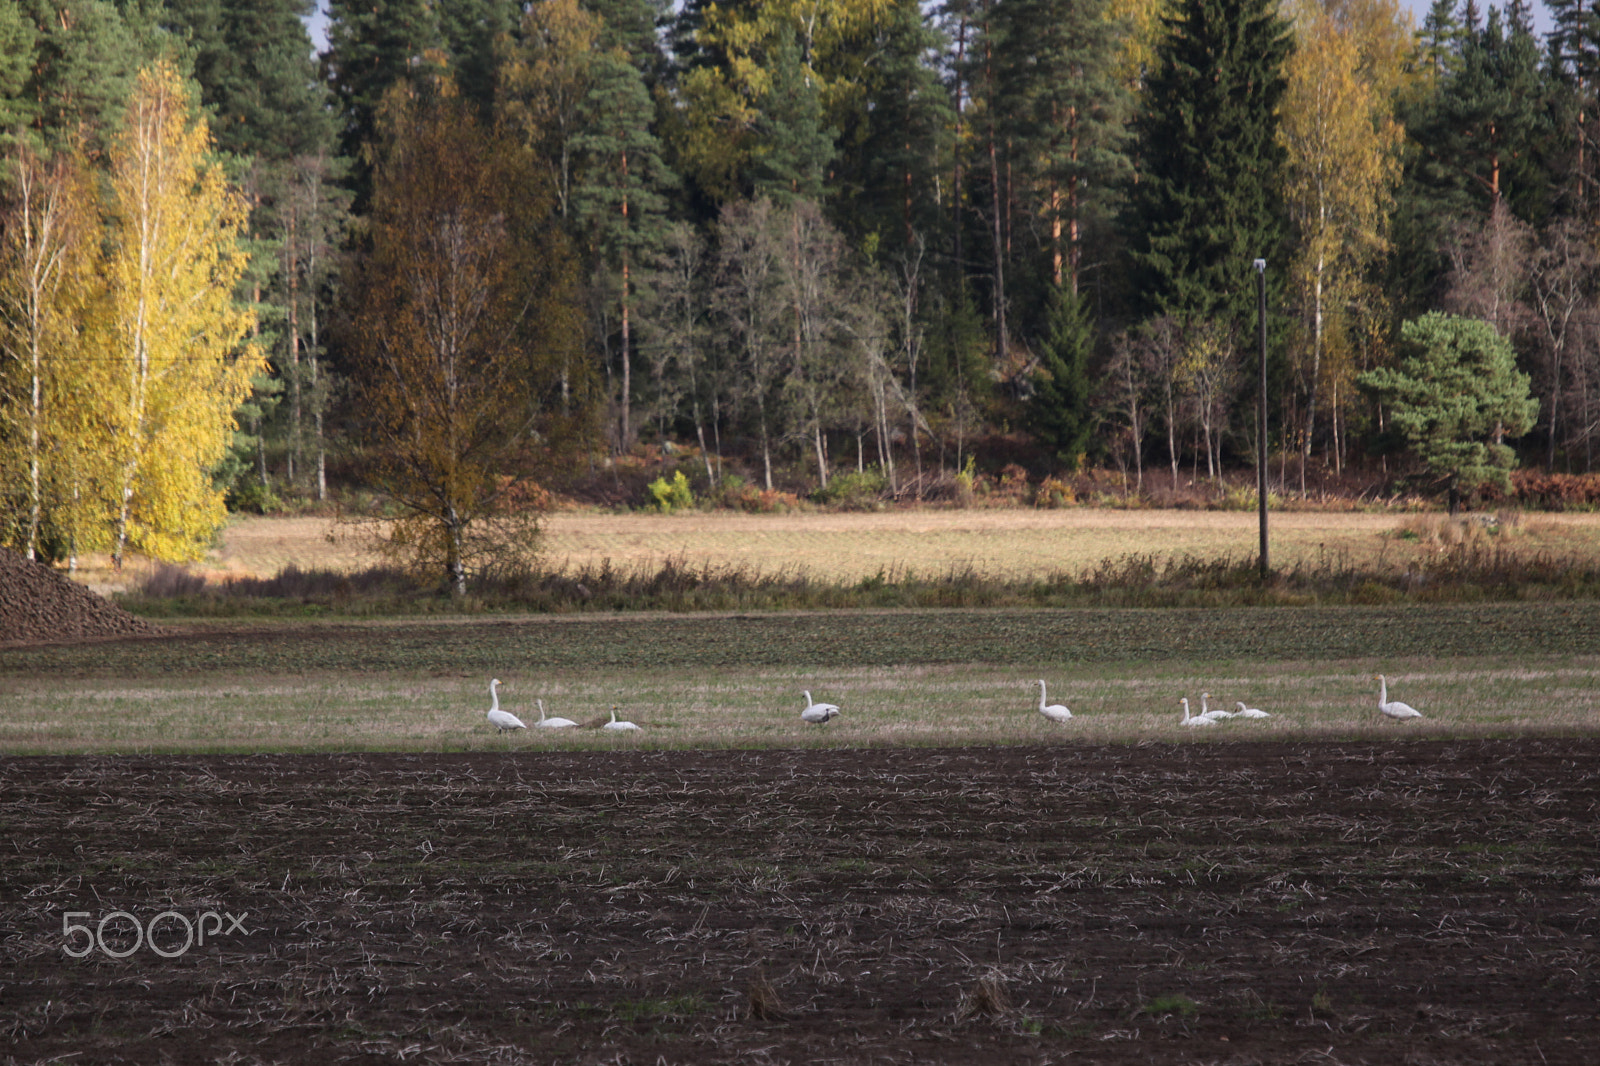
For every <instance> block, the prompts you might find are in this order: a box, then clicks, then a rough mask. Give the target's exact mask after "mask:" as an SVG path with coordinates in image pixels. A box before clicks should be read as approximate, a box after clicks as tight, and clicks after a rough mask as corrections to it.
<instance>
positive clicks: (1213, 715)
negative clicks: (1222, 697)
mask: <svg viewBox="0 0 1600 1066" xmlns="http://www.w3.org/2000/svg"><path fill="white" fill-rule="evenodd" d="M1210 700H1211V693H1209V692H1202V693H1200V717H1201V718H1207V719H1210V720H1211V721H1213V722H1218V721H1221V720H1222V719H1224V718H1232V717H1233V712H1232V711H1225V710H1223V709H1222V708H1221V707H1218V708H1217V709H1216V710H1212V709H1211V706H1210Z"/></svg>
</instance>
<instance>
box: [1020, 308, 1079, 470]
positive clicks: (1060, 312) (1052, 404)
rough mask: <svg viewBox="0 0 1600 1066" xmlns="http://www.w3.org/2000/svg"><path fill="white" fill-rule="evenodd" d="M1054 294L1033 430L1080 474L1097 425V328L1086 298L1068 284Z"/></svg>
mask: <svg viewBox="0 0 1600 1066" xmlns="http://www.w3.org/2000/svg"><path fill="white" fill-rule="evenodd" d="M1050 293H1051V296H1050V313H1049V318H1048V320H1047V332H1046V334H1045V336H1044V337H1043V338H1042V340H1041V342H1040V344H1039V346H1038V356H1039V368H1038V370H1037V371H1036V372H1035V373H1034V376H1033V382H1032V384H1033V395H1032V396H1031V397H1030V398H1029V400H1028V405H1027V426H1028V429H1029V430H1030V431H1031V432H1032V433H1033V435H1034V438H1035V439H1036V440H1038V441H1039V442H1040V443H1041V444H1043V445H1044V446H1045V447H1047V448H1049V449H1050V450H1051V452H1052V453H1053V454H1054V456H1055V458H1056V461H1057V462H1059V463H1060V464H1061V465H1062V466H1063V467H1064V468H1065V469H1067V470H1076V469H1077V468H1078V463H1079V462H1080V461H1081V460H1082V458H1083V455H1084V452H1085V451H1086V450H1087V449H1088V446H1089V440H1090V438H1091V437H1092V436H1093V434H1094V429H1095V424H1096V420H1095V418H1094V416H1093V412H1092V410H1091V407H1090V400H1091V398H1092V396H1093V393H1094V383H1093V382H1092V380H1091V378H1090V375H1089V361H1090V357H1091V356H1092V355H1093V352H1094V326H1093V324H1092V323H1091V322H1090V320H1089V311H1088V307H1087V306H1086V301H1085V300H1084V298H1083V296H1082V295H1081V294H1079V293H1075V292H1073V291H1072V290H1071V289H1070V288H1068V287H1066V286H1064V285H1063V286H1060V287H1055V288H1052V289H1051V290H1050Z"/></svg>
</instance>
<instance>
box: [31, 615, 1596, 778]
mask: <svg viewBox="0 0 1600 1066" xmlns="http://www.w3.org/2000/svg"><path fill="white" fill-rule="evenodd" d="M175 628H176V630H177V633H178V635H176V636H172V637H166V638H160V639H154V640H138V641H120V642H109V643H97V644H80V645H44V646H34V647H14V648H9V649H4V650H0V700H3V702H4V705H5V707H6V714H5V715H4V718H3V720H0V750H4V751H6V752H8V753H13V754H21V753H45V752H152V751H173V752H185V751H258V750H273V751H296V750H299V751H351V750H414V751H454V750H506V751H510V752H515V751H528V750H544V749H551V748H570V747H579V748H594V747H614V746H619V745H620V746H629V747H645V748H667V749H674V748H700V747H761V746H868V745H964V744H1036V743H1057V742H1080V741H1093V742H1105V741H1111V742H1119V743H1138V742H1143V741H1160V742H1169V741H1170V742H1205V741H1208V740H1211V739H1214V738H1229V739H1240V738H1244V737H1270V738H1273V739H1279V740H1282V739H1306V738H1330V739H1331V738H1341V739H1359V738H1369V737H1388V738H1393V737H1401V736H1404V737H1435V738H1437V737H1482V736H1510V735H1522V734H1588V733H1593V732H1596V731H1597V727H1600V653H1597V649H1600V605H1595V604H1590V603H1556V604H1506V605H1478V606H1472V605H1465V606H1463V605H1451V606H1429V607H1421V606H1412V607H1369V608H1307V609H1302V608H1260V609H1232V610H1209V611H1208V610H1160V609H1130V610H1051V611H1026V610H1017V611H1008V610H990V611H982V610H973V611H883V612H870V611H840V612H804V613H798V612H797V613H771V614H758V615H695V616H685V615H621V616H619V615H602V616H586V617H578V618H573V617H561V618H552V617H523V618H504V619H496V620H494V621H484V620H482V619H467V620H454V621H449V620H447V621H437V620H427V621H387V622H369V623H332V622H330V623H314V624H293V625H291V624H288V623H263V624H258V625H253V626H250V627H244V628H239V627H222V626H214V625H200V624H189V625H183V626H178V627H175ZM1379 671H1382V672H1383V673H1385V674H1387V675H1388V677H1389V679H1390V693H1391V697H1392V698H1397V699H1403V700H1405V701H1406V702H1409V703H1411V704H1413V705H1415V706H1417V707H1418V708H1419V709H1421V710H1422V712H1423V713H1424V714H1425V715H1426V716H1427V717H1426V718H1425V719H1424V720H1422V721H1417V722H1408V723H1397V722H1392V721H1389V720H1388V719H1385V718H1382V717H1380V716H1379V715H1378V713H1377V711H1376V707H1375V705H1376V702H1377V698H1376V687H1377V686H1376V684H1375V683H1374V682H1372V681H1371V677H1372V675H1373V674H1374V673H1376V672H1379ZM491 677H498V678H499V679H500V680H501V681H502V682H503V684H502V687H501V699H502V706H503V707H505V708H506V709H509V710H511V711H512V712H513V713H516V714H518V715H520V716H522V717H523V718H524V720H526V721H529V722H530V723H531V722H532V721H533V720H534V719H536V718H537V717H538V714H537V711H536V710H535V709H534V707H535V704H534V701H535V699H537V698H542V699H543V700H544V702H545V706H546V709H547V710H548V711H549V712H550V713H551V714H552V715H563V716H565V717H568V718H572V719H575V720H577V721H579V722H582V723H592V722H596V721H598V720H599V719H600V718H601V717H603V716H605V715H606V714H607V712H608V711H609V708H610V707H611V706H612V705H613V704H616V705H617V706H618V707H619V708H620V710H621V712H622V715H623V716H624V717H626V718H630V719H631V720H633V721H635V722H637V723H639V724H640V725H641V726H643V727H644V730H643V731H642V732H641V733H639V734H635V735H633V736H631V737H625V738H618V737H614V736H612V735H610V734H606V733H602V732H600V731H598V730H594V729H587V728H586V729H575V730H570V731H559V732H554V733H546V732H541V731H538V730H533V729H530V730H528V731H527V732H525V733H523V732H517V733H512V734H507V735H505V736H499V735H497V734H496V733H495V731H494V730H493V728H492V727H491V726H489V725H488V723H487V721H486V720H485V718H484V712H485V711H486V710H487V709H488V706H489V698H488V691H487V686H488V682H489V679H490V678H491ZM1037 678H1044V679H1046V680H1047V681H1048V682H1049V684H1050V698H1051V702H1062V703H1065V704H1067V705H1068V706H1069V707H1071V708H1072V709H1073V712H1074V714H1075V715H1076V717H1075V718H1074V720H1073V721H1072V722H1070V723H1067V724H1061V725H1058V724H1054V723H1051V722H1048V721H1046V720H1045V719H1044V718H1043V717H1042V716H1040V715H1039V714H1038V713H1037V712H1036V711H1035V710H1034V708H1035V707H1036V706H1037V702H1038V697H1037V686H1036V685H1035V679H1037ZM802 689H809V690H811V692H812V694H813V696H814V697H815V698H816V699H818V700H823V701H828V702H832V703H837V704H839V705H840V706H841V708H843V712H844V713H843V714H842V715H841V717H840V718H838V719H836V720H835V721H834V722H832V723H830V724H829V725H827V726H822V727H817V726H809V725H806V724H804V723H802V722H801V721H800V720H799V717H798V715H799V711H800V708H801V706H802V703H803V700H802V698H801V695H800V693H801V690H802ZM1202 691H1209V692H1210V693H1211V695H1212V697H1213V700H1212V702H1213V705H1222V706H1225V707H1232V706H1233V704H1234V702H1235V701H1236V700H1243V701H1245V702H1247V703H1248V704H1249V705H1251V706H1258V707H1261V708H1263V709H1265V710H1267V711H1269V712H1271V713H1273V714H1274V716H1275V717H1273V718H1271V719H1268V720H1265V721H1259V722H1246V721H1236V722H1225V723H1220V724H1218V725H1217V726H1214V727H1211V728H1204V729H1192V728H1191V729H1185V728H1181V727H1180V726H1179V725H1178V724H1177V723H1178V718H1179V716H1180V714H1181V712H1180V709H1179V706H1178V698H1179V697H1180V696H1188V697H1189V699H1190V700H1191V701H1192V703H1193V704H1194V706H1195V709H1196V710H1197V711H1198V707H1199V699H1200V693H1201V692H1202Z"/></svg>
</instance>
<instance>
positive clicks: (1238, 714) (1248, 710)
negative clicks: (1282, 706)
mask: <svg viewBox="0 0 1600 1066" xmlns="http://www.w3.org/2000/svg"><path fill="white" fill-rule="evenodd" d="M1234 706H1235V707H1237V708H1239V709H1238V710H1237V711H1234V712H1233V716H1234V717H1235V718H1271V717H1272V715H1270V714H1268V713H1267V712H1266V711H1263V710H1262V709H1261V708H1259V707H1246V706H1245V705H1244V701H1243V700H1240V701H1239V702H1237V703H1235V704H1234Z"/></svg>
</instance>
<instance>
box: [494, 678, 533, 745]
mask: <svg viewBox="0 0 1600 1066" xmlns="http://www.w3.org/2000/svg"><path fill="white" fill-rule="evenodd" d="M499 688H500V679H499V678H498V677H497V678H495V679H494V680H493V681H491V682H489V699H491V700H493V701H494V702H493V705H492V706H491V707H490V708H489V724H490V725H492V726H494V727H495V728H496V729H498V730H499V731H500V732H502V733H504V732H505V731H506V730H508V729H526V728H528V727H527V726H525V725H523V724H522V719H520V718H518V717H517V716H516V715H514V714H512V713H511V712H510V711H502V710H501V709H500V693H499V691H498V689H499Z"/></svg>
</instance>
